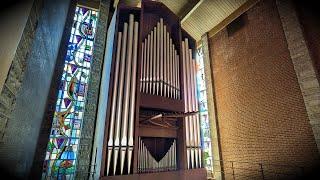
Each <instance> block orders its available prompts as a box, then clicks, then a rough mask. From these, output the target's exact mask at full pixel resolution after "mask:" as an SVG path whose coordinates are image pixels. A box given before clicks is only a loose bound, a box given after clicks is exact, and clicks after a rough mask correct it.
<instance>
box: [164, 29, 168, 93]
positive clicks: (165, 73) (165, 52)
mask: <svg viewBox="0 0 320 180" xmlns="http://www.w3.org/2000/svg"><path fill="white" fill-rule="evenodd" d="M167 71H168V69H167V26H166V25H164V26H163V91H164V92H163V96H164V97H167Z"/></svg>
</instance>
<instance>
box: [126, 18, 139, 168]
mask: <svg viewBox="0 0 320 180" xmlns="http://www.w3.org/2000/svg"><path fill="white" fill-rule="evenodd" d="M138 32H139V23H138V22H135V23H134V38H133V58H132V61H133V62H132V75H131V94H130V114H129V132H128V136H129V139H128V145H129V149H128V174H130V170H131V159H132V158H131V157H132V152H133V136H134V135H133V132H134V115H135V112H134V110H135V103H136V101H135V100H136V74H137V52H138Z"/></svg>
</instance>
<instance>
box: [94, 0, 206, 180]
mask: <svg viewBox="0 0 320 180" xmlns="http://www.w3.org/2000/svg"><path fill="white" fill-rule="evenodd" d="M114 16H115V18H116V21H115V24H114V26H115V30H116V32H115V34H114V37H115V41H114V44H113V51H112V52H113V54H112V62H111V72H110V79H111V81H110V84H109V86H110V88H109V89H110V92H109V97H108V99H107V101H108V107H107V116H106V129H105V139H104V151H103V159H102V164H101V172H100V175H101V177H102V179H104V178H105V179H121V177H122V176H123V175H126V177H127V178H128V179H150V178H151V177H154V178H156V179H163V178H166V179H168V178H169V179H186V178H187V179H205V178H206V171H205V169H204V168H203V166H202V151H201V138H200V122H199V113H198V111H199V107H198V103H197V89H196V63H195V60H194V59H195V48H196V44H195V40H194V39H193V38H192V37H191V36H190V35H188V33H186V32H185V31H184V30H183V29H181V26H180V21H179V18H178V17H177V16H176V15H175V14H173V13H172V12H171V11H170V10H169V9H168V8H167V7H166V6H164V5H163V4H162V3H160V2H155V1H149V0H142V3H141V8H137V7H128V6H125V5H121V4H120V6H119V7H118V9H117V11H116V12H115V13H114ZM108 36H109V35H108Z"/></svg>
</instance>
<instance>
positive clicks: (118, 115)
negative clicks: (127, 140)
mask: <svg viewBox="0 0 320 180" xmlns="http://www.w3.org/2000/svg"><path fill="white" fill-rule="evenodd" d="M127 31H128V24H127V23H124V26H123V39H122V40H123V41H122V47H121V66H120V77H119V85H118V87H117V88H118V90H119V95H118V100H117V112H116V126H115V137H114V146H115V147H114V152H113V162H114V163H113V174H115V173H116V167H117V162H118V154H119V149H120V125H121V111H122V107H121V105H122V97H123V84H124V83H123V81H124V68H125V54H126V44H127Z"/></svg>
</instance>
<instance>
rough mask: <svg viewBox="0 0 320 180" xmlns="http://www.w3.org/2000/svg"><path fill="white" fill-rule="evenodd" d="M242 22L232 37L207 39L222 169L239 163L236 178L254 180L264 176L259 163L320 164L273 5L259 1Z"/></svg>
mask: <svg viewBox="0 0 320 180" xmlns="http://www.w3.org/2000/svg"><path fill="white" fill-rule="evenodd" d="M244 21H245V23H244V25H243V26H241V27H240V28H237V31H236V32H233V33H232V35H231V34H229V35H228V31H227V29H226V28H225V29H223V30H222V31H220V32H219V33H218V34H216V35H215V36H214V37H212V38H210V39H209V46H210V52H211V54H210V55H211V60H212V62H211V63H212V64H211V65H212V68H213V77H214V84H215V88H214V91H215V94H216V106H217V107H216V108H217V118H218V122H219V129H220V140H221V152H222V159H223V161H224V164H223V165H224V168H225V169H224V170H225V171H226V173H231V174H232V171H231V169H232V168H231V166H232V163H231V162H230V161H236V162H235V163H233V166H234V167H235V174H236V175H237V174H238V175H250V176H251V178H252V177H253V176H256V177H261V172H259V171H260V170H261V169H260V168H261V167H260V165H259V164H258V163H263V169H264V171H266V170H274V171H276V170H281V171H283V172H288V173H300V172H301V171H300V170H299V168H298V169H296V168H295V167H292V168H291V167H276V166H272V165H266V164H270V163H273V164H282V165H294V166H306V167H309V166H312V165H314V164H315V163H317V162H318V161H319V153H318V150H317V146H316V142H315V138H314V135H313V132H312V128H311V126H310V124H309V120H308V115H307V112H306V108H305V105H304V101H303V97H302V93H301V90H300V88H299V84H298V80H297V77H296V74H295V70H294V67H293V64H292V60H291V58H290V54H289V50H288V45H287V41H286V37H285V35H284V32H283V29H282V24H281V21H280V18H279V14H278V11H277V7H276V3H275V1H273V0H265V1H260V2H259V3H258V4H256V5H255V6H254V7H253V8H251V9H250V10H248V11H247V13H246V15H245V16H244ZM239 162H243V163H239ZM244 162H248V163H244ZM255 162H257V163H255ZM240 168H242V169H240ZM246 169H251V170H246ZM249 172H251V173H249ZM264 175H265V176H271V175H272V174H270V173H267V172H265V174H264ZM226 178H227V179H228V178H230V176H229V175H228V174H227V175H226Z"/></svg>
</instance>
